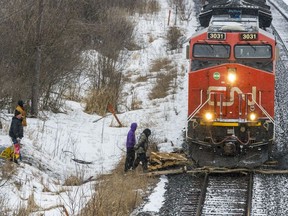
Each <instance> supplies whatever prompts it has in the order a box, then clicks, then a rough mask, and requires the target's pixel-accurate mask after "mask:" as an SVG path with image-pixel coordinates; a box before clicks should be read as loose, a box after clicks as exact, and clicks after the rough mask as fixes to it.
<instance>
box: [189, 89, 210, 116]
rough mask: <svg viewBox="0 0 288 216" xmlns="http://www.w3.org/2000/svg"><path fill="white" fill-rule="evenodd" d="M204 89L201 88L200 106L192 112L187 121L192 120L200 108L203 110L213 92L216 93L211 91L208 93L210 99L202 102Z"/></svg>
mask: <svg viewBox="0 0 288 216" xmlns="http://www.w3.org/2000/svg"><path fill="white" fill-rule="evenodd" d="M202 91H203V90H201V97H200V98H201V100H200V104H199V105H198V107H197V108H196V109H195V110H194V111H193V112H192V113H191V115H190V116H188V119H187V121H190V120H191V119H192V118H193V117H194V116H195V115H196V113H197V112H199V110H201V109H202V107H203V106H205V104H207V103H208V101H209V100H210V98H211V94H214V93H215V92H210V93H209V95H208V99H207V100H206V101H205V102H204V103H203V104H202Z"/></svg>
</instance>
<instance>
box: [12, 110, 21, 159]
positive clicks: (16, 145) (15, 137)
mask: <svg viewBox="0 0 288 216" xmlns="http://www.w3.org/2000/svg"><path fill="white" fill-rule="evenodd" d="M9 136H10V137H11V139H12V142H13V149H14V156H16V158H15V157H14V156H13V161H14V162H16V163H18V162H17V158H19V157H20V160H21V154H20V141H21V139H22V138H23V125H22V114H21V113H20V112H19V111H18V110H15V114H14V116H13V118H12V122H11V126H10V129H9Z"/></svg>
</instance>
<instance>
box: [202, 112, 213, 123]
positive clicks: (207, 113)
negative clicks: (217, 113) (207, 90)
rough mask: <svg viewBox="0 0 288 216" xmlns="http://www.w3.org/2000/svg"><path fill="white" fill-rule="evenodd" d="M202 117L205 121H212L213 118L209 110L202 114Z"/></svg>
mask: <svg viewBox="0 0 288 216" xmlns="http://www.w3.org/2000/svg"><path fill="white" fill-rule="evenodd" d="M204 118H205V120H206V121H212V120H213V114H212V113H211V112H206V113H205V115H204Z"/></svg>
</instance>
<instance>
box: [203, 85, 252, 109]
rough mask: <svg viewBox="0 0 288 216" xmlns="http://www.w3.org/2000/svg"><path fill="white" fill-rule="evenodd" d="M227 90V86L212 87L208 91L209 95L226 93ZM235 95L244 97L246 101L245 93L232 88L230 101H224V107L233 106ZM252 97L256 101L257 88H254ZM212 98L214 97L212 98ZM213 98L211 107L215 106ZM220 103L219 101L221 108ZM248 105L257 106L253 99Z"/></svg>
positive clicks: (210, 103) (210, 102) (249, 100)
mask: <svg viewBox="0 0 288 216" xmlns="http://www.w3.org/2000/svg"><path fill="white" fill-rule="evenodd" d="M226 91H227V88H226V87H225V86H210V87H209V88H208V89H207V94H208V95H209V94H210V93H212V92H214V93H219V94H220V93H224V92H225V93H226ZM235 93H237V94H238V95H240V94H241V96H242V100H244V101H245V93H243V92H242V91H241V90H240V89H239V88H238V87H232V88H230V100H229V101H225V102H224V101H223V102H222V106H232V105H233V104H234V101H235V100H234V98H235ZM252 97H253V99H254V100H255V101H256V97H257V96H256V86H252ZM211 98H212V97H211ZM211 98H210V100H209V102H208V103H209V105H211V106H212V105H214V101H211ZM220 105H221V104H220V101H217V106H220ZM248 105H249V106H253V105H255V103H254V101H253V100H252V98H251V99H248Z"/></svg>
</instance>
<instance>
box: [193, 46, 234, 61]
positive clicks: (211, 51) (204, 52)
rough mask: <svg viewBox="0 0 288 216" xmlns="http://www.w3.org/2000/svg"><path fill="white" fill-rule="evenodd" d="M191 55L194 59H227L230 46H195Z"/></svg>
mask: <svg viewBox="0 0 288 216" xmlns="http://www.w3.org/2000/svg"><path fill="white" fill-rule="evenodd" d="M192 53H193V57H195V58H229V56H230V46H229V45H226V44H195V45H194V46H193V52H192Z"/></svg>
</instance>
